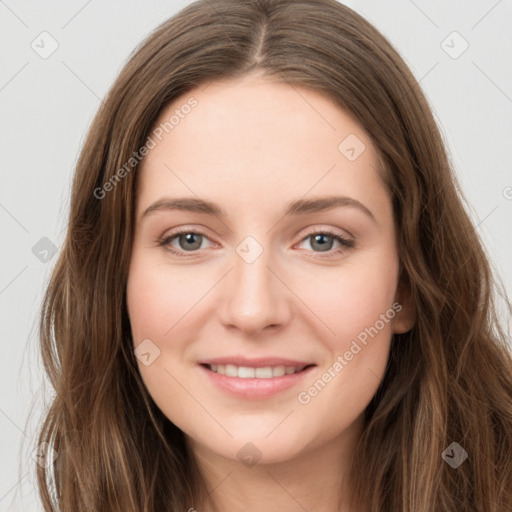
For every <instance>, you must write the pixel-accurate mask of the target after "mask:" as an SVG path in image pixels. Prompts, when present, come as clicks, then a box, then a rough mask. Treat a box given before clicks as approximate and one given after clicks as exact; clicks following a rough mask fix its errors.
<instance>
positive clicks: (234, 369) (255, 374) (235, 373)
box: [209, 364, 305, 379]
mask: <svg viewBox="0 0 512 512" xmlns="http://www.w3.org/2000/svg"><path fill="white" fill-rule="evenodd" d="M209 368H210V370H211V371H212V372H215V373H220V374H221V375H226V376H227V377H239V378H240V379H254V378H257V379H271V378H272V377H282V376H283V375H291V374H292V373H298V372H301V371H302V370H303V369H304V368H305V366H302V367H300V368H297V367H296V366H284V365H279V366H264V367H260V368H253V367H251V366H235V365H234V364H226V365H224V364H212V365H209Z"/></svg>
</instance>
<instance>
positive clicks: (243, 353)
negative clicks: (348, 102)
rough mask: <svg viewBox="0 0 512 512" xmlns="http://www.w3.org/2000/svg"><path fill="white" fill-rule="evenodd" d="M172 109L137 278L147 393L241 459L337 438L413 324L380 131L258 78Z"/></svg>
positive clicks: (146, 186)
mask: <svg viewBox="0 0 512 512" xmlns="http://www.w3.org/2000/svg"><path fill="white" fill-rule="evenodd" d="M191 98H193V99H191ZM187 102H188V103H187ZM187 105H188V106H187ZM190 105H192V106H190ZM173 115H174V117H173V118H172V120H171V121H170V122H168V121H169V119H170V118H171V116H173ZM166 122H168V124H167V125H166V126H161V127H158V126H157V127H156V128H155V131H154V132H153V135H151V137H152V142H149V143H148V148H149V149H148V151H149V152H148V154H147V156H146V157H145V159H144V160H143V162H142V165H141V167H139V170H138V171H137V172H139V173H140V176H138V179H139V183H138V196H137V209H136V231H135V239H134V245H133V252H132V257H131V265H130V269H129V278H128V288H127V294H128V295H127V298H128V311H129V316H130V321H131V327H132V334H133V342H134V349H136V350H135V353H136V355H137V362H138V366H139V370H140V373H141V375H142V378H143V380H144V383H145V385H146V386H147V389H148V391H149V393H150V394H151V396H152V397H153V399H154V401H155V402H156V404H157V405H158V407H159V408H160V409H161V410H162V412H163V413H164V414H165V415H166V416H167V417H168V418H169V420H171V421H172V422H173V423H174V424H175V425H177V426H178V427H179V428H180V429H181V430H183V431H184V432H185V434H187V436H188V439H189V440H190V441H191V442H192V443H193V445H194V446H196V447H198V448H202V449H203V450H207V451H209V452H213V453H215V454H217V455H221V456H223V457H227V458H229V459H233V460H241V461H243V462H245V463H246V464H251V463H254V462H256V461H258V459H259V462H275V461H283V460H286V459H290V458H293V457H294V456H298V455H299V454H304V453H307V451H308V450H312V449H315V448H319V447H321V446H325V445H332V446H333V447H334V446H341V444H342V440H343V439H344V438H347V436H348V435H349V432H354V431H356V430H357V429H359V428H360V426H361V425H362V423H361V422H362V417H363V416H362V415H363V412H364V409H365V407H366V406H367V405H368V403H369V402H370V400H371V398H372V397H373V395H374V394H375V392H376V391H377V388H378V386H379V384H380V382H381V380H382V377H383V375H384V371H385V368H386V363H387V358H388V353H389V348H390V341H391V337H392V334H393V333H397V332H405V331H407V330H409V329H410V327H411V320H412V319H411V318H410V316H411V315H410V314H409V313H408V311H409V308H408V307H407V305H406V304H404V303H403V301H402V297H401V296H400V295H399V294H398V292H399V289H398V288H397V284H398V270H399V261H398V256H397V250H396V245H395V231H394V224H393V211H392V205H391V200H390V197H389V195H388V193H387V191H386V189H385V187H384V184H383V182H382V181H381V178H380V176H379V173H378V171H377V166H378V164H377V157H376V153H375V150H374V149H373V147H372V143H371V141H370V139H369V138H368V136H367V135H366V133H365V132H363V130H362V128H361V127H360V126H359V124H358V123H356V122H355V121H354V120H353V119H352V117H350V116H348V115H347V114H346V113H344V111H342V110H341V109H340V108H338V107H337V106H336V105H335V104H334V103H332V102H331V101H330V100H329V99H328V98H327V97H325V96H323V95H321V94H320V93H317V92H313V91H311V90H307V89H303V88H300V87H296V86H294V87H291V86H289V85H283V84H281V83H275V82H271V81H268V80H265V79H258V78H254V77H246V78H245V79H238V80H233V81H223V82H213V83H210V84H209V85H208V86H207V87H205V88H197V89H195V90H193V91H191V92H190V93H189V94H185V95H183V96H182V97H180V98H178V99H176V100H175V101H174V102H173V103H172V104H171V105H169V106H168V108H166V109H165V111H163V112H162V114H161V116H160V119H159V120H158V122H157V125H160V123H162V125H163V124H164V123H166ZM333 198H338V199H336V200H334V199H333ZM178 199H179V201H178ZM327 206H328V207H327ZM220 211H222V213H220ZM212 212H213V213H212ZM178 233H181V235H180V234H178ZM337 237H339V238H337ZM249 443H250V444H249ZM251 461H252V462H251Z"/></svg>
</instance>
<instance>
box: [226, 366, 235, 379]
mask: <svg viewBox="0 0 512 512" xmlns="http://www.w3.org/2000/svg"><path fill="white" fill-rule="evenodd" d="M225 374H226V375H227V376H228V377H238V370H237V367H236V366H235V365H234V364H227V365H226V368H225Z"/></svg>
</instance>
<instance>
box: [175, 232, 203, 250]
mask: <svg viewBox="0 0 512 512" xmlns="http://www.w3.org/2000/svg"><path fill="white" fill-rule="evenodd" d="M194 237H197V238H198V240H199V243H198V242H197V240H196V245H195V246H194V247H190V246H189V247H188V248H187V246H186V245H185V246H183V244H182V242H183V241H184V242H186V243H192V244H194ZM201 240H202V235H198V234H195V233H186V234H184V235H180V237H179V242H180V246H181V247H183V248H184V249H186V250H187V249H188V250H194V249H199V248H200V247H201Z"/></svg>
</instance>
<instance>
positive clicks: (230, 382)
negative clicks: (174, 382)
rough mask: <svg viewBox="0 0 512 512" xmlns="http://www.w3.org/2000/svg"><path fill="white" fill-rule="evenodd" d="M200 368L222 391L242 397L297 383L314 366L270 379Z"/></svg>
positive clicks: (264, 394) (273, 392) (271, 392)
mask: <svg viewBox="0 0 512 512" xmlns="http://www.w3.org/2000/svg"><path fill="white" fill-rule="evenodd" d="M200 368H201V369H202V370H203V371H204V372H206V374H207V376H208V377H209V378H210V379H211V381H212V382H213V383H214V384H215V385H216V386H218V387H219V388H220V389H222V390H224V391H228V392H230V393H232V394H234V395H236V396H239V397H243V398H267V397H269V396H272V395H276V394H277V393H280V392H281V391H285V390H287V389H290V388H291V387H293V386H295V385H297V384H298V383H299V382H300V381H301V380H302V379H303V378H304V377H305V376H306V375H309V373H310V372H311V370H313V368H314V366H310V367H309V368H306V369H305V370H303V371H301V372H299V373H292V374H289V375H283V376H282V377H272V378H270V379H242V378H240V377H228V376H226V375H222V374H220V373H215V372H213V371H212V370H210V369H209V368H207V367H206V366H203V365H200Z"/></svg>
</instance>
